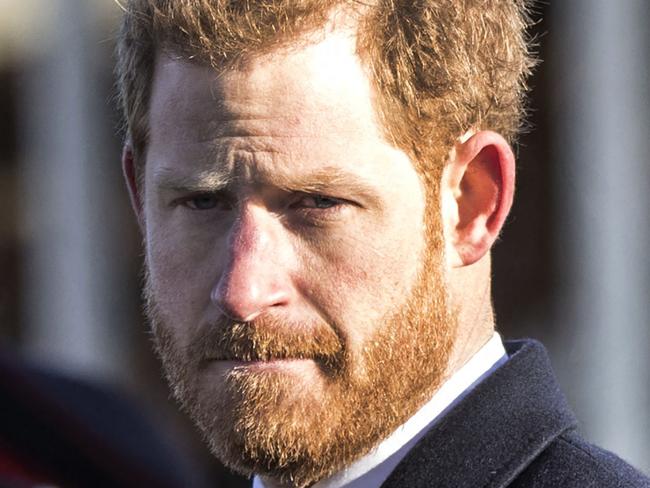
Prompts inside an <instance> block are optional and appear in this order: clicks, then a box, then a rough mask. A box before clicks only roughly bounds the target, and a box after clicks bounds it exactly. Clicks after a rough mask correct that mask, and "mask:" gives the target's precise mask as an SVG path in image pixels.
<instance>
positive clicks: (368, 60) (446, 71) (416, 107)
mask: <svg viewBox="0 0 650 488" xmlns="http://www.w3.org/2000/svg"><path fill="white" fill-rule="evenodd" d="M125 1H126V4H125V5H124V6H123V7H124V10H125V13H124V17H123V21H122V25H121V29H120V32H119V38H118V47H117V77H118V89H119V96H120V100H121V104H122V108H123V112H124V118H125V126H126V132H127V137H128V138H129V140H130V141H131V144H132V147H133V152H134V158H135V162H136V165H138V166H140V167H141V166H142V165H143V164H144V156H145V154H146V148H147V142H148V111H149V101H150V98H151V88H152V79H153V74H154V70H155V62H156V56H157V54H158V53H159V52H160V51H166V52H172V53H174V54H177V55H180V56H184V57H186V58H187V59H192V60H196V61H197V62H200V63H205V64H207V65H211V66H213V67H214V68H215V69H224V68H225V67H226V66H228V65H231V64H233V63H237V62H238V60H241V59H243V58H246V57H249V56H255V55H258V54H263V53H266V52H272V51H273V50H274V49H277V48H279V47H280V46H282V45H283V44H290V43H291V42H293V41H295V40H297V39H298V38H299V36H300V35H301V34H306V33H308V32H310V31H314V30H316V29H318V28H319V27H323V26H325V24H326V22H327V19H328V18H329V15H330V13H331V12H332V11H333V10H334V9H337V8H338V9H350V11H351V12H356V13H358V14H359V17H358V19H359V20H358V32H357V52H358V54H359V56H360V57H361V60H362V62H363V63H364V65H365V66H366V68H367V69H368V72H369V73H370V77H371V82H372V83H373V86H374V89H375V91H376V93H377V95H378V96H377V101H376V103H375V105H376V107H375V108H376V111H377V115H378V119H379V120H380V123H381V125H382V128H383V130H384V133H385V135H386V138H387V140H389V141H391V142H392V143H393V144H394V145H395V146H396V147H398V148H400V149H402V150H403V151H405V152H406V153H407V154H408V155H409V156H411V158H412V159H413V161H414V162H415V164H416V166H417V169H418V170H419V171H421V173H423V174H425V175H428V176H429V177H432V176H434V175H439V174H440V173H439V171H441V168H442V165H443V163H444V158H445V157H446V155H447V154H448V151H449V150H450V149H451V147H452V146H453V144H454V141H455V140H456V139H457V138H458V137H460V136H461V135H462V134H464V133H466V132H467V131H468V130H472V129H475V130H479V129H489V130H494V131H496V132H499V133H500V134H502V135H503V136H504V137H505V138H506V139H508V140H509V141H510V142H514V140H515V139H516V137H517V135H518V133H519V131H520V129H521V127H522V123H523V120H524V115H525V93H526V90H527V86H526V79H527V77H528V75H529V74H530V71H531V69H532V67H533V65H534V60H533V58H532V56H531V53H530V42H529V41H530V39H529V37H528V34H527V27H528V26H529V25H530V18H529V10H530V9H529V5H528V3H529V2H528V1H527V0H368V1H367V2H362V1H360V0H125Z"/></svg>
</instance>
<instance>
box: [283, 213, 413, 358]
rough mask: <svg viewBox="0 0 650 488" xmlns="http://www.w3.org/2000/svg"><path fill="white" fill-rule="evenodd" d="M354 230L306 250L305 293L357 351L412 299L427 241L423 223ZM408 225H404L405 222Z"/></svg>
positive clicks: (352, 227)
mask: <svg viewBox="0 0 650 488" xmlns="http://www.w3.org/2000/svg"><path fill="white" fill-rule="evenodd" d="M399 220H400V219H395V220H386V219H385V220H383V221H382V222H376V223H374V222H373V223H371V224H368V223H366V224H365V225H350V226H348V227H347V228H346V231H345V233H343V234H339V235H337V236H331V237H329V238H328V239H327V240H324V241H323V242H321V243H319V244H318V245H316V246H314V245H312V246H308V247H307V248H306V249H302V250H301V255H302V256H301V257H302V266H301V268H302V270H303V272H302V273H300V276H299V277H298V279H297V280H296V282H297V284H298V286H299V289H300V291H301V292H302V294H303V295H304V296H307V297H308V298H309V300H310V302H311V305H312V306H314V307H315V308H317V309H318V310H319V312H320V313H321V315H323V316H325V317H326V318H327V320H329V321H330V322H333V323H335V324H337V325H338V326H339V328H340V329H341V332H342V333H343V335H344V336H345V338H346V341H347V342H348V344H349V345H350V347H354V348H358V347H361V345H362V344H363V343H364V341H365V340H366V338H367V337H369V336H370V335H372V334H373V333H374V332H375V330H376V329H377V328H378V327H380V326H381V323H382V319H383V318H384V317H386V315H388V314H389V313H390V312H392V311H394V310H395V309H396V308H398V307H400V306H401V305H402V304H403V303H405V302H406V300H407V299H408V297H409V292H410V290H411V288H412V286H413V284H414V283H415V278H416V275H417V272H418V269H419V262H420V256H421V255H422V251H423V242H424V238H423V236H422V225H421V224H420V223H419V222H420V221H419V220H414V221H412V222H406V223H403V222H400V221H399ZM402 220H403V219H402Z"/></svg>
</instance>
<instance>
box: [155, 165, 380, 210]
mask: <svg viewBox="0 0 650 488" xmlns="http://www.w3.org/2000/svg"><path fill="white" fill-rule="evenodd" d="M251 179H252V185H254V186H270V187H274V188H278V189H280V190H283V191H286V192H303V193H325V194H327V193H330V192H334V193H336V194H337V195H333V196H341V197H342V198H344V195H341V193H345V194H350V195H354V196H357V197H360V198H362V199H363V200H365V201H367V203H370V204H375V205H376V206H379V205H380V202H381V198H380V196H379V193H378V191H377V189H376V188H375V187H374V186H373V185H372V184H371V183H369V182H367V181H366V180H365V179H363V178H361V177H359V176H357V175H355V174H352V173H349V172H347V171H343V170H341V169H340V168H337V167H323V168H319V169H317V170H315V171H311V172H307V173H298V174H287V173H282V172H263V173H262V172H260V173H256V174H255V175H254V176H253V177H252V178H251ZM154 181H155V184H156V186H158V187H159V188H161V189H165V190H171V191H175V192H179V193H180V192H184V193H217V192H220V191H224V190H226V189H227V188H229V187H230V188H232V187H235V186H237V184H238V183H239V181H240V178H239V177H237V176H233V175H230V174H225V173H222V172H219V171H215V170H207V171H200V172H196V173H192V174H188V175H183V174H177V173H176V172H175V171H173V170H170V169H160V170H159V171H158V172H157V173H156V174H155V175H154Z"/></svg>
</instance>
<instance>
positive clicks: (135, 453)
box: [0, 350, 204, 488]
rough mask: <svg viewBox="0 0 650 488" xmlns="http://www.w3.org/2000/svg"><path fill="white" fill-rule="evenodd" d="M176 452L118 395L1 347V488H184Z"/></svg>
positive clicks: (184, 472) (183, 466)
mask: <svg viewBox="0 0 650 488" xmlns="http://www.w3.org/2000/svg"><path fill="white" fill-rule="evenodd" d="M181 454H182V453H181V452H180V451H178V450H177V449H175V447H174V446H173V445H172V444H171V442H170V441H169V439H168V438H166V437H165V436H163V435H161V434H160V432H159V431H158V428H157V426H156V425H154V424H153V423H152V422H151V421H150V419H149V418H148V416H147V415H146V414H145V413H144V412H143V411H142V410H141V409H140V408H137V406H136V405H134V403H132V402H131V401H129V400H128V399H126V398H125V397H124V396H122V395H121V394H119V393H118V392H116V391H113V390H112V389H110V388H107V387H99V386H97V385H94V384H90V383H87V382H84V381H81V380H78V379H71V378H68V377H66V376H62V375H60V374H55V373H53V372H51V371H48V370H44V369H41V368H37V367H34V366H33V365H31V364H28V363H25V362H24V361H22V360H20V359H19V358H17V357H14V356H13V355H11V354H9V353H8V352H7V351H3V350H0V488H8V487H10V488H14V487H20V488H22V487H31V486H35V484H41V485H42V484H45V482H47V484H55V485H57V486H63V487H66V488H86V487H93V488H104V487H105V488H113V487H125V488H126V487H138V488H140V487H147V488H149V487H151V488H177V487H184V486H190V485H189V484H188V483H187V479H188V478H189V476H190V470H191V469H192V468H193V467H194V466H193V465H190V464H188V463H187V462H185V460H184V459H183V457H182V456H181ZM37 481H40V482H41V483H35V482H37ZM192 486H196V485H192ZM201 486H204V485H201Z"/></svg>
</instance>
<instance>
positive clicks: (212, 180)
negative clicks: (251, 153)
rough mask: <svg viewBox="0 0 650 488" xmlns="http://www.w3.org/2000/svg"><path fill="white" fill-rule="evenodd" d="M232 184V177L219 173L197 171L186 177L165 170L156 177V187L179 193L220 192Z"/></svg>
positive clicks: (160, 171) (161, 170)
mask: <svg viewBox="0 0 650 488" xmlns="http://www.w3.org/2000/svg"><path fill="white" fill-rule="evenodd" d="M232 182H233V178H232V177H231V176H230V175H227V174H224V173H220V172H218V171H197V172H195V173H192V174H187V175H185V174H179V173H177V172H176V171H173V170H170V169H165V168H163V169H160V170H158V171H157V172H156V174H155V175H154V183H155V186H156V187H158V188H161V189H163V190H171V191H175V192H179V193H181V192H184V193H211V192H218V191H221V190H223V189H225V188H226V187H228V186H230V185H231V184H232Z"/></svg>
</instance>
